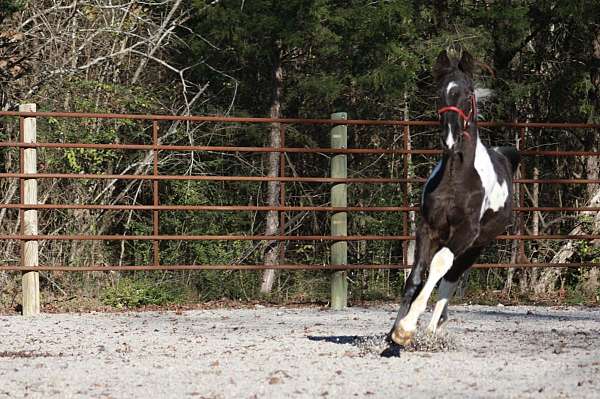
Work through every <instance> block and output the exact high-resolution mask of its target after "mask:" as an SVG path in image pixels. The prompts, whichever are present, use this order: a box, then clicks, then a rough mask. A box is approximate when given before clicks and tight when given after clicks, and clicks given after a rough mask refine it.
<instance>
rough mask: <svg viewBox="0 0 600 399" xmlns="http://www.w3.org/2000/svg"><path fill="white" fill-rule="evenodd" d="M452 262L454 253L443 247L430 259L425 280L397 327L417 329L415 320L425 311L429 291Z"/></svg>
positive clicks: (429, 294)
mask: <svg viewBox="0 0 600 399" xmlns="http://www.w3.org/2000/svg"><path fill="white" fill-rule="evenodd" d="M453 262H454V254H453V253H452V251H450V249H448V248H446V247H444V248H442V249H440V250H439V251H437V252H436V254H435V255H434V256H433V259H432V260H431V265H430V267H429V276H427V281H426V282H425V285H424V286H423V288H422V289H421V292H420V293H419V295H417V298H416V299H415V300H414V301H413V303H412V304H411V305H410V309H409V310H408V313H407V315H406V316H404V318H402V320H400V323H399V327H400V328H401V329H402V330H404V331H406V332H414V331H415V330H416V329H417V321H418V320H419V316H420V315H421V313H423V312H424V311H425V308H426V307H427V301H428V300H429V297H430V296H431V292H432V291H433V289H434V288H435V285H436V284H437V282H438V281H440V279H441V278H442V277H444V275H445V274H446V273H447V272H448V270H450V268H451V267H452V263H453Z"/></svg>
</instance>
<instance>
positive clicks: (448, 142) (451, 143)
mask: <svg viewBox="0 0 600 399" xmlns="http://www.w3.org/2000/svg"><path fill="white" fill-rule="evenodd" d="M446 145H447V146H448V148H452V147H453V146H454V136H453V135H452V125H450V124H449V123H448V136H446Z"/></svg>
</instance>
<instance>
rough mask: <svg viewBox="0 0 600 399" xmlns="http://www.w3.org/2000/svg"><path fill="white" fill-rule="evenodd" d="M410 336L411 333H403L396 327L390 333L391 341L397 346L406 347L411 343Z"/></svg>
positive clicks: (402, 330)
mask: <svg viewBox="0 0 600 399" xmlns="http://www.w3.org/2000/svg"><path fill="white" fill-rule="evenodd" d="M412 336H413V333H412V332H410V331H404V329H402V328H401V327H398V328H396V329H395V330H394V331H393V332H392V341H394V342H395V343H396V344H398V345H401V346H406V345H409V344H410V343H411V341H412Z"/></svg>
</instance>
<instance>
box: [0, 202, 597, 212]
mask: <svg viewBox="0 0 600 399" xmlns="http://www.w3.org/2000/svg"><path fill="white" fill-rule="evenodd" d="M2 208H6V209H46V210H69V209H88V210H106V211H215V212H235V211H243V212H267V211H283V212H420V210H421V209H420V208H419V207H417V206H408V207H406V206H345V207H336V206H302V205H301V206H267V205H101V204H99V205H87V204H37V205H30V204H0V209H2ZM513 211H514V212H600V207H598V206H587V207H586V206H572V207H569V206H567V207H560V206H530V207H519V206H517V207H513Z"/></svg>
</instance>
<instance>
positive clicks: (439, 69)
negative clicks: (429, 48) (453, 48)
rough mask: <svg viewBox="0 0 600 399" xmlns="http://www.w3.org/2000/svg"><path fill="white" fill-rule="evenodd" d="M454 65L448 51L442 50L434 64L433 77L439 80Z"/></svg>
mask: <svg viewBox="0 0 600 399" xmlns="http://www.w3.org/2000/svg"><path fill="white" fill-rule="evenodd" d="M451 66H452V62H451V61H450V58H449V57H448V53H447V52H446V50H443V51H442V52H440V54H439V55H438V56H437V60H436V61H435V65H434V66H433V77H434V78H435V80H437V81H439V80H440V78H441V77H442V76H444V74H445V73H446V72H447V71H448V70H449V69H450V67H451Z"/></svg>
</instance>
